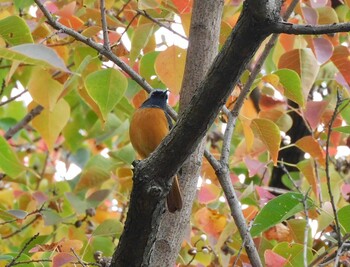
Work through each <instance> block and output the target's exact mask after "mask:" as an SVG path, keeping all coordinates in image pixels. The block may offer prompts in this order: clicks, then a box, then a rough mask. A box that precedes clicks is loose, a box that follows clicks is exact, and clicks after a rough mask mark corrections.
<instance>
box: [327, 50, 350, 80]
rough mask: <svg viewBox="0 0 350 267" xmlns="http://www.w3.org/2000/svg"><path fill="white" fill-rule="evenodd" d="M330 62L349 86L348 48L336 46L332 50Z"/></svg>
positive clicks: (349, 54) (349, 64)
mask: <svg viewBox="0 0 350 267" xmlns="http://www.w3.org/2000/svg"><path fill="white" fill-rule="evenodd" d="M331 60H332V61H333V63H334V65H335V66H336V67H337V68H338V70H339V71H340V73H341V74H342V75H343V76H344V79H345V80H346V82H347V83H348V84H350V72H349V70H350V52H349V50H348V48H347V47H345V46H337V47H336V48H335V49H334V53H333V56H332V58H331Z"/></svg>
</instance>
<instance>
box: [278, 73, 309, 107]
mask: <svg viewBox="0 0 350 267" xmlns="http://www.w3.org/2000/svg"><path fill="white" fill-rule="evenodd" d="M274 74H276V75H277V76H278V77H279V79H280V83H281V84H282V85H283V88H284V95H285V97H287V98H288V99H290V100H292V101H294V102H295V103H297V104H298V105H299V106H300V107H304V106H305V101H304V97H303V90H302V87H301V80H300V77H299V75H298V73H296V72H295V71H294V70H289V69H281V70H278V71H276V72H275V73H274Z"/></svg>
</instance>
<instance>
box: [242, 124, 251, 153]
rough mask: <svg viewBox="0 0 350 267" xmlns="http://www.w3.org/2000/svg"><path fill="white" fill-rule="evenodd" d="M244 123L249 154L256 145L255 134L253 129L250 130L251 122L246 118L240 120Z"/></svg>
mask: <svg viewBox="0 0 350 267" xmlns="http://www.w3.org/2000/svg"><path fill="white" fill-rule="evenodd" d="M240 119H241V122H242V128H243V134H244V139H245V142H246V148H247V152H249V151H251V149H252V147H253V143H254V133H253V131H252V128H250V121H249V120H247V119H244V118H240Z"/></svg>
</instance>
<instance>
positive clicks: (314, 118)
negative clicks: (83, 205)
mask: <svg viewBox="0 0 350 267" xmlns="http://www.w3.org/2000/svg"><path fill="white" fill-rule="evenodd" d="M328 103H329V102H328V101H317V102H316V101H308V102H307V103H306V109H305V111H304V116H305V118H306V120H307V121H308V122H309V124H310V126H311V128H312V129H313V130H315V129H316V128H317V126H318V124H319V123H320V120H321V117H322V115H323V113H324V111H325V110H326V107H327V105H328Z"/></svg>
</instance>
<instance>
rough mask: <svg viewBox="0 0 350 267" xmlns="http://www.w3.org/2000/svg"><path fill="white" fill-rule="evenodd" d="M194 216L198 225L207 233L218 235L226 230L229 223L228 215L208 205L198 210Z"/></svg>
mask: <svg viewBox="0 0 350 267" xmlns="http://www.w3.org/2000/svg"><path fill="white" fill-rule="evenodd" d="M194 218H195V221H196V223H197V225H198V227H200V228H202V229H203V231H204V232H205V233H207V234H210V235H213V236H216V237H218V236H219V235H220V233H221V232H222V231H223V230H224V228H225V226H226V223H227V219H226V216H224V215H222V214H219V213H218V212H217V211H216V210H211V209H208V208H206V207H203V208H201V209H200V210H198V211H197V212H196V214H195V215H194Z"/></svg>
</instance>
